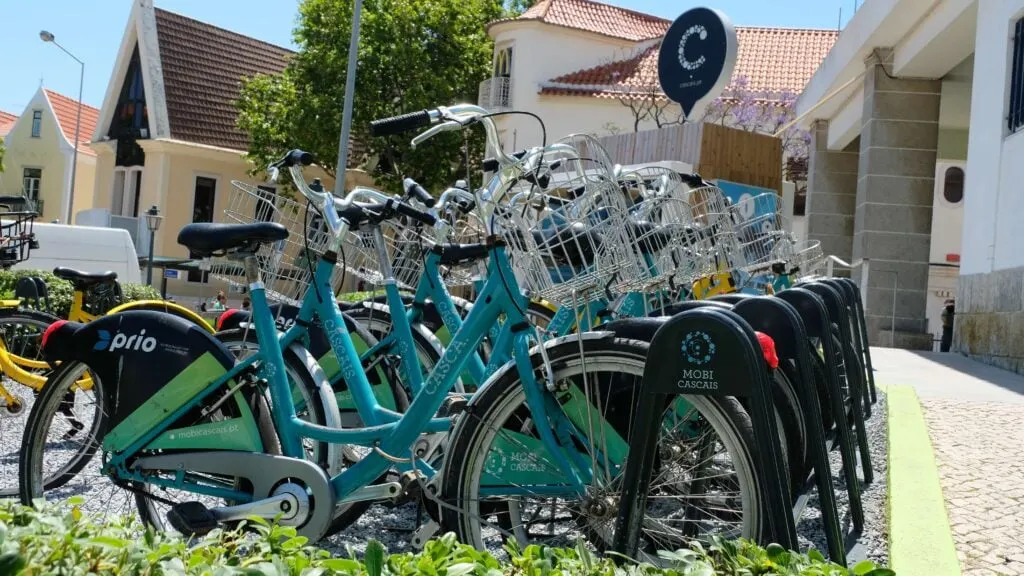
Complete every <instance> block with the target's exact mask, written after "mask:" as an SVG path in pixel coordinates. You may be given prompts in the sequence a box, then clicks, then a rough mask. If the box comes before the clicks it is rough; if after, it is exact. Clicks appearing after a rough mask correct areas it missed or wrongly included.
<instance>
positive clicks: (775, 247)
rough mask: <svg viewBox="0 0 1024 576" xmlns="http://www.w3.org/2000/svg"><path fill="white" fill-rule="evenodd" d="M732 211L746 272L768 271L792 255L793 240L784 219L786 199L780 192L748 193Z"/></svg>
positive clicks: (742, 266)
mask: <svg viewBox="0 0 1024 576" xmlns="http://www.w3.org/2000/svg"><path fill="white" fill-rule="evenodd" d="M732 210H733V214H734V217H735V220H734V221H735V229H736V238H737V240H738V241H739V243H740V252H741V254H742V258H743V261H744V263H743V265H741V266H740V268H741V269H742V270H743V271H745V272H748V273H751V274H757V273H767V272H770V271H771V269H772V265H773V264H777V263H785V262H787V261H788V260H790V259H791V258H792V256H793V246H792V241H791V240H790V238H789V237H788V236H789V235H788V233H787V232H786V230H785V228H784V224H783V221H782V198H780V197H779V196H778V195H777V194H774V193H766V194H758V195H757V196H748V197H746V198H744V199H742V200H740V201H739V202H737V203H736V204H734V205H733V206H732Z"/></svg>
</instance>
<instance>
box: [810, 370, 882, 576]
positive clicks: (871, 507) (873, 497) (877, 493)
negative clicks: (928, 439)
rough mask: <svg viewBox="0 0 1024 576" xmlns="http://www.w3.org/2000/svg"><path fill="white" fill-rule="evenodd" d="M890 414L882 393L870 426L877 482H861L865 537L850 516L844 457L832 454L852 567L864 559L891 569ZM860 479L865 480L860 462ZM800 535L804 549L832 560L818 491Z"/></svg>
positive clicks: (839, 506)
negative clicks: (820, 552) (814, 551)
mask: <svg viewBox="0 0 1024 576" xmlns="http://www.w3.org/2000/svg"><path fill="white" fill-rule="evenodd" d="M886 413H887V412H886V398H885V394H884V393H883V392H882V391H881V390H879V391H878V403H877V404H875V405H874V406H872V407H871V418H870V419H869V420H867V422H866V429H867V437H868V446H869V447H870V450H871V465H872V469H873V471H874V474H875V478H874V482H873V483H871V484H865V483H864V482H863V480H861V481H860V498H861V503H862V504H863V507H864V531H863V532H862V533H861V534H852V531H853V519H852V518H851V516H850V502H849V497H848V495H847V492H846V478H845V476H844V475H843V468H842V457H841V456H840V454H839V450H838V449H836V450H834V451H832V452H831V453H830V454H829V466H830V467H831V470H832V482H833V485H834V486H835V492H836V508H837V509H838V511H839V521H840V526H841V527H842V530H843V533H844V535H846V555H847V560H848V561H849V564H850V565H853V564H856V563H857V562H859V561H861V560H864V559H868V560H873V561H874V562H876V563H877V564H878V565H880V566H888V562H889V517H888V514H887V513H886V502H887V499H888V493H889V491H888V487H887V481H888V463H889V453H888V447H889V442H888V437H889V435H888V426H887V422H886ZM855 446H856V445H855ZM858 460H859V458H858ZM857 478H858V479H861V478H863V474H862V471H861V467H860V462H859V461H858V464H857ZM797 535H798V537H799V539H800V547H801V548H802V549H807V548H809V547H812V546H813V547H814V548H817V549H818V550H821V551H822V553H823V554H825V555H826V556H828V553H827V552H828V544H827V542H826V540H825V532H824V526H823V523H822V517H821V504H820V502H819V500H818V494H817V490H815V491H814V493H813V494H811V496H810V498H809V499H808V503H807V507H806V509H805V510H804V513H803V516H801V518H800V521H799V522H798V523H797Z"/></svg>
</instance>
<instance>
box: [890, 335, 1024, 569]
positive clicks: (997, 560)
mask: <svg viewBox="0 0 1024 576" xmlns="http://www.w3.org/2000/svg"><path fill="white" fill-rule="evenodd" d="M871 354H872V360H873V364H874V368H875V371H876V373H875V378H876V380H877V381H879V382H880V383H884V384H886V385H888V386H897V385H905V386H909V387H911V388H913V389H914V391H915V392H916V394H917V397H918V398H919V400H920V404H921V408H922V410H923V413H924V421H925V422H926V423H927V429H928V435H929V437H930V440H931V445H932V448H933V449H934V454H935V462H936V465H937V469H938V475H939V482H940V485H941V487H942V496H943V499H944V501H945V508H946V512H947V514H948V518H949V527H950V529H951V531H952V534H953V542H954V544H955V547H956V553H957V556H958V558H959V560H960V566H961V569H962V573H963V574H965V575H970V576H974V575H978V576H980V575H992V574H1005V575H1022V576H1024V461H1022V459H1021V458H1020V457H1019V455H1020V453H1021V450H1022V449H1024V376H1020V375H1017V374H1013V373H1011V372H1006V371H1004V370H1000V369H998V368H994V367H992V366H988V365H985V364H981V363H979V362H975V361H973V360H970V359H967V358H964V357H962V356H959V355H955V354H941V353H936V352H913V351H909V350H896V349H890V348H873V349H872V351H871ZM943 576H945V575H943Z"/></svg>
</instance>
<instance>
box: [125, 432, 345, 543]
mask: <svg viewBox="0 0 1024 576" xmlns="http://www.w3.org/2000/svg"><path fill="white" fill-rule="evenodd" d="M132 467H133V469H135V470H138V471H140V472H144V473H145V472H162V473H164V474H175V473H176V472H177V471H182V470H187V471H189V472H195V473H199V474H215V475H221V476H236V477H240V478H245V479H246V480H248V481H249V482H250V483H251V485H252V487H253V491H252V494H253V500H252V501H251V502H247V503H244V504H239V505H236V506H225V507H218V508H206V507H205V506H204V505H202V504H200V503H199V502H186V503H183V504H179V505H177V506H174V507H173V508H172V511H171V514H169V515H168V520H169V521H170V522H171V524H172V525H174V526H175V528H176V529H178V530H179V531H182V532H186V531H187V532H192V533H204V532H209V531H210V530H212V529H213V528H214V527H216V526H217V525H218V524H220V523H222V522H232V521H237V520H240V519H243V518H245V517H247V516H253V515H255V516H259V517H262V518H266V519H267V520H273V519H274V518H278V515H280V518H278V520H279V521H280V523H281V524H284V525H288V526H295V527H296V528H297V530H298V533H299V534H300V535H302V536H306V537H307V538H309V539H310V540H314V541H315V540H319V539H320V538H321V537H322V536H323V535H324V534H325V533H326V532H327V528H328V527H329V526H330V523H331V520H332V519H333V516H334V507H335V497H334V491H333V489H332V488H331V484H330V480H329V479H328V477H327V474H326V473H325V472H324V471H323V470H322V469H321V468H320V467H319V466H317V465H316V464H313V463H312V462H307V461H305V460H300V459H297V458H287V457H284V456H275V455H271V454H259V453H251V452H234V451H216V452H185V453H181V454H166V455H160V456H149V457H145V458H140V459H138V460H136V461H135V463H134V465H133V466H132ZM177 524H180V525H181V526H180V527H179V526H178V525H177ZM182 529H184V530H182Z"/></svg>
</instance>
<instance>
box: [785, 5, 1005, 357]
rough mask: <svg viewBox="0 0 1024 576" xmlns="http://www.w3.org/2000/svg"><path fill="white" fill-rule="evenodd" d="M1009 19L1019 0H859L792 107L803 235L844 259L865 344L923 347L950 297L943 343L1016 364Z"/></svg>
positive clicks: (935, 329) (937, 323) (932, 337)
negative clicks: (800, 139) (803, 168)
mask: <svg viewBox="0 0 1024 576" xmlns="http://www.w3.org/2000/svg"><path fill="white" fill-rule="evenodd" d="M1022 17H1024V0H992V1H989V0H940V1H938V2H926V1H922V0H867V1H866V2H864V4H863V5H862V6H861V7H860V9H859V10H858V12H857V13H856V14H855V15H854V17H853V19H852V20H851V21H850V23H849V24H848V25H847V27H846V29H845V30H844V31H843V33H842V35H841V36H840V37H839V39H838V40H837V42H836V44H835V46H834V47H833V49H832V50H831V52H830V53H829V55H828V57H827V58H826V59H825V61H824V62H823V63H822V65H821V66H820V67H819V68H818V70H817V71H816V72H815V75H814V77H813V78H812V79H811V81H810V82H809V83H808V85H807V88H806V89H805V91H804V92H803V94H802V95H801V97H800V99H799V100H798V102H797V112H798V114H801V115H803V119H802V121H803V122H804V124H805V125H807V126H810V127H812V128H813V134H814V142H813V145H812V149H813V150H812V154H811V162H810V166H811V167H810V173H811V175H810V182H809V191H808V194H809V196H808V208H807V210H808V217H807V219H808V231H809V234H810V235H811V237H817V238H819V239H821V240H822V243H823V244H824V245H825V246H826V249H827V250H826V251H827V252H829V253H832V254H836V255H837V256H840V257H842V258H844V259H848V260H849V261H850V262H851V263H853V264H854V268H853V270H852V275H853V277H854V278H855V279H859V280H860V282H861V286H862V290H863V291H864V293H865V298H866V304H867V314H868V321H869V332H870V336H871V337H872V339H873V341H874V342H876V343H878V344H883V345H888V344H890V343H895V344H896V345H903V346H908V347H915V348H931V341H932V340H933V339H934V336H935V335H936V334H937V333H938V332H939V330H940V329H941V326H940V324H939V321H938V315H939V310H940V309H941V306H942V303H943V302H944V301H945V300H946V299H948V298H955V300H956V316H955V318H956V322H955V328H954V334H955V336H954V346H955V348H956V349H957V350H958V351H960V352H962V353H964V354H968V355H971V356H973V357H976V358H979V359H982V360H985V361H988V362H990V363H993V364H996V365H1000V366H1003V367H1006V368H1010V369H1014V370H1017V371H1021V370H1022V368H1024V364H1022V362H1024V302H1022V299H1024V295H1022V289H1021V286H1022V285H1024V257H1022V256H1020V255H1019V254H1020V253H1019V251H1018V250H1017V246H1018V245H1019V244H1020V242H1021V240H1024V237H1022V236H1021V235H1022V234H1024V230H1022V229H1021V227H1020V226H1018V225H1016V219H1017V218H1018V217H1019V216H1020V215H1021V214H1024V195H1022V193H1021V191H1020V190H1021V188H1020V184H1019V182H1020V181H1021V180H1020V177H1021V176H1024V173H1018V172H1020V171H1021V170H1024V168H1021V163H1020V161H1019V157H1020V154H1021V152H1022V151H1024V139H1022V138H1024V137H1022V136H1021V135H1020V134H1019V131H1020V128H1021V127H1022V124H1024V105H1022V104H1020V103H1024V84H1022V78H1024V20H1021V18H1022ZM865 262H866V263H867V264H866V265H865ZM865 269H866V272H865Z"/></svg>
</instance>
